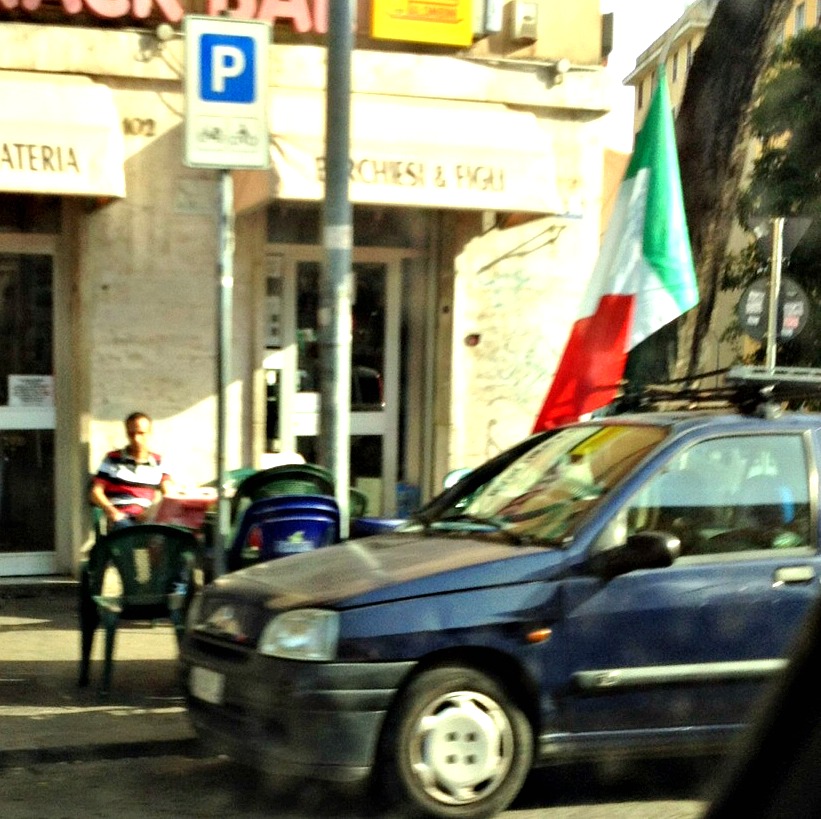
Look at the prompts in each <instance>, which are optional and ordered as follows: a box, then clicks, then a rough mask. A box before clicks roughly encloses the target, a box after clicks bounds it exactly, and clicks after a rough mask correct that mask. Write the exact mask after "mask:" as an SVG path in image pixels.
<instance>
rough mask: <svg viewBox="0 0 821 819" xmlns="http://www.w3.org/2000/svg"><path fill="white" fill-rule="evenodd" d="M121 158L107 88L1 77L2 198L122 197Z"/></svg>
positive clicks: (57, 77) (71, 80)
mask: <svg viewBox="0 0 821 819" xmlns="http://www.w3.org/2000/svg"><path fill="white" fill-rule="evenodd" d="M124 159H125V152H124V147H123V133H122V126H121V125H120V117H119V115H118V114H117V109H116V108H115V106H114V98H113V95H112V92H111V89H109V88H108V87H106V86H105V85H101V84H100V83H96V82H93V81H92V80H90V79H89V78H87V77H79V76H73V75H61V74H28V73H24V72H20V71H0V191H6V192H15V193H50V194H74V195H86V196H125V173H124V170H123V162H124Z"/></svg>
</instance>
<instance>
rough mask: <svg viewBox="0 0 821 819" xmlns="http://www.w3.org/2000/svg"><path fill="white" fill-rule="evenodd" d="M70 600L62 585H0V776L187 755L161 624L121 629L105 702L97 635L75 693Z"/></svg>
mask: <svg viewBox="0 0 821 819" xmlns="http://www.w3.org/2000/svg"><path fill="white" fill-rule="evenodd" d="M77 595H78V584H77V582H76V581H75V580H73V579H71V578H58V577H55V578H2V579H0V767H6V766H12V765H22V764H31V763H35V762H51V761H74V760H89V759H113V758H122V757H131V756H138V755H140V756H146V755H160V754H174V753H192V752H194V745H195V735H194V731H193V729H192V727H191V724H190V722H189V720H188V715H187V711H186V708H185V702H184V698H183V690H182V687H181V682H180V677H179V664H178V659H177V642H176V638H175V636H174V631H173V628H172V627H171V625H170V623H167V622H160V621H158V622H156V623H151V622H127V621H123V622H121V624H120V627H119V628H118V630H117V638H116V642H115V646H114V664H113V674H112V683H111V691H110V693H109V694H107V695H104V694H102V693H101V692H100V682H101V678H102V665H103V660H102V657H103V643H104V634H103V631H102V629H98V630H97V634H96V637H95V642H94V648H93V652H92V664H91V682H90V684H89V686H88V687H86V688H80V687H78V685H77V676H78V668H79V662H80V629H79V620H78V616H77Z"/></svg>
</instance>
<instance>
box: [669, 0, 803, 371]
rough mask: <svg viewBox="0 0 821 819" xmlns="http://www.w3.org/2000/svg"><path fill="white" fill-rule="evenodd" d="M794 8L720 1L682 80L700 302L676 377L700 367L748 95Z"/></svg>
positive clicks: (684, 337)
mask: <svg viewBox="0 0 821 819" xmlns="http://www.w3.org/2000/svg"><path fill="white" fill-rule="evenodd" d="M792 5H793V2H792V0H719V3H718V5H717V6H716V10H715V13H714V15H713V18H712V21H711V22H710V25H709V26H708V27H707V30H706V31H705V35H704V40H703V41H702V43H701V45H700V46H699V48H698V49H697V50H696V52H695V55H694V58H693V64H692V66H691V68H690V71H689V74H688V77H687V87H686V88H685V92H684V98H683V99H682V102H681V107H680V110H679V113H678V117H677V119H676V137H677V140H678V153H679V162H680V165H681V178H682V186H683V192H684V207H685V211H686V213H687V222H688V227H689V231H690V241H691V244H692V249H693V258H694V261H695V265H696V273H697V276H698V285H699V292H700V295H701V300H700V302H699V304H698V306H697V307H696V309H695V310H693V311H691V312H690V314H688V316H687V317H686V318H685V320H684V321H683V322H682V323H681V326H680V330H679V345H678V347H679V355H678V360H677V363H676V375H677V376H678V377H682V376H684V375H695V374H697V373H698V372H699V370H700V368H701V367H702V360H701V359H702V353H703V351H702V344H703V342H704V339H705V338H706V336H707V332H708V330H709V328H710V322H711V320H712V316H713V309H714V307H715V302H716V294H717V292H718V285H719V277H720V274H721V268H722V264H723V260H724V255H725V251H726V247H727V242H728V240H729V237H730V230H731V228H732V226H733V224H734V222H735V218H736V202H737V199H738V193H739V188H740V186H741V182H742V172H743V169H744V160H745V158H746V154H747V146H748V140H749V127H748V119H749V110H750V105H751V102H752V99H753V92H754V89H755V85H756V82H757V81H758V78H759V76H760V75H761V73H762V71H763V70H764V67H765V65H766V63H767V60H768V59H769V57H770V55H771V53H772V49H773V47H774V45H775V40H776V38H775V35H776V32H777V31H778V28H779V26H780V25H781V24H782V23H783V22H784V20H785V19H786V18H787V15H788V13H789V11H790V9H791V8H792ZM707 369H709V368H707Z"/></svg>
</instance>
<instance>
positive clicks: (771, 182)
mask: <svg viewBox="0 0 821 819" xmlns="http://www.w3.org/2000/svg"><path fill="white" fill-rule="evenodd" d="M819 77H821V30H819V29H805V30H804V31H802V32H800V33H799V34H797V35H796V36H795V37H793V38H791V39H789V40H787V41H786V42H784V43H782V44H781V45H780V46H779V47H778V48H777V49H776V50H775V52H774V53H773V56H772V59H771V60H770V62H769V63H768V65H767V67H766V69H765V71H764V73H763V74H762V77H761V82H760V84H759V86H758V89H757V91H756V96H755V100H754V103H753V107H752V111H751V115H750V132H751V134H752V136H753V137H755V138H756V139H757V140H758V141H759V144H760V146H761V148H760V151H759V153H758V156H757V157H756V158H755V160H754V162H753V169H752V172H751V174H750V179H749V184H748V185H747V187H746V188H745V189H744V190H742V191H741V194H740V197H739V209H738V210H739V220H740V222H741V224H742V225H743V226H745V227H747V228H751V227H752V226H753V225H754V224H756V223H758V224H759V225H760V224H761V223H762V220H769V219H770V218H771V217H773V216H784V217H786V221H787V226H786V227H787V229H786V235H787V236H789V232H790V231H789V229H790V227H791V225H790V222H791V221H793V220H794V217H796V216H799V217H808V219H810V220H812V221H811V222H810V227H809V229H808V230H807V232H806V233H804V234H803V235H802V236H801V238H800V241H797V242H796V241H788V243H787V246H786V247H785V253H784V263H783V268H782V274H783V275H784V276H789V277H790V278H792V279H793V280H794V281H796V282H797V283H798V284H799V285H800V286H801V287H802V288H803V290H804V291H805V293H806V294H807V298H808V309H809V316H808V320H807V324H806V326H805V327H804V329H803V331H802V332H801V333H800V334H799V335H798V336H796V337H795V338H793V339H790V340H788V341H783V342H780V343H779V344H778V347H777V351H776V357H777V360H778V363H779V364H780V365H784V366H821V224H816V222H821V220H818V219H817V218H816V217H817V216H818V215H819V214H820V213H821V140H819V139H818V134H819V133H821V85H819V82H818V78H819ZM769 275H770V247H769V245H768V244H766V243H765V244H764V245H763V246H762V244H761V242H760V241H758V240H756V239H755V238H751V239H750V242H749V244H748V245H747V247H746V248H744V249H743V250H742V251H740V252H739V253H736V254H732V255H729V256H728V257H727V260H726V265H725V269H724V275H723V277H722V281H721V287H722V289H725V290H733V291H736V292H739V291H740V290H741V289H743V288H744V287H746V286H748V285H749V284H751V283H752V282H753V281H754V280H755V279H756V278H759V277H763V276H766V277H769ZM740 335H741V331H740V328H739V327H738V325H737V324H734V325H733V326H731V327H730V328H728V329H727V331H726V332H725V336H724V337H725V339H726V340H730V339H732V338H733V337H734V336H738V337H739V338H740ZM762 354H763V349H762V351H760V352H759V353H758V354H757V355H758V357H760V356H761V355H762Z"/></svg>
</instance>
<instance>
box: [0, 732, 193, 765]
mask: <svg viewBox="0 0 821 819" xmlns="http://www.w3.org/2000/svg"><path fill="white" fill-rule="evenodd" d="M154 756H189V757H202V756H204V753H203V752H202V751H201V749H200V745H199V741H198V740H197V738H196V737H189V738H180V739H168V740H147V741H141V742H111V743H100V744H96V745H65V746H58V747H51V748H20V749H9V750H0V770H4V769H9V768H21V767H26V766H31V765H46V764H51V763H55V762H98V761H102V760H113V759H132V758H137V757H154Z"/></svg>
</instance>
